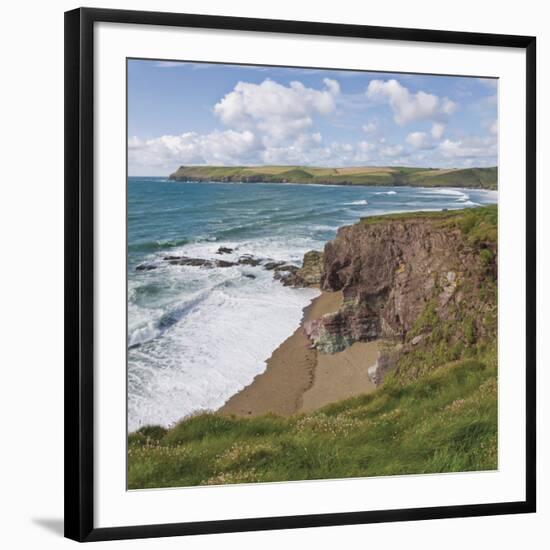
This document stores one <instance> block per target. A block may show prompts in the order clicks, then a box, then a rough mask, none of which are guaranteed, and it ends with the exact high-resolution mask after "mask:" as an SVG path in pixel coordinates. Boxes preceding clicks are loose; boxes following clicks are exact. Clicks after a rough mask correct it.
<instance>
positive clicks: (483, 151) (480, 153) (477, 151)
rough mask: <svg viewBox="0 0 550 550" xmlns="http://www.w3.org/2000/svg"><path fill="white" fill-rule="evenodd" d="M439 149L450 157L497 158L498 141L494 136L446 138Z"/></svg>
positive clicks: (446, 156)
mask: <svg viewBox="0 0 550 550" xmlns="http://www.w3.org/2000/svg"><path fill="white" fill-rule="evenodd" d="M438 151H439V152H440V153H441V155H442V156H443V157H445V158H448V159H466V158H468V159H473V158H496V155H497V143H496V140H495V139H494V137H493V136H491V137H484V138H482V137H479V136H468V137H464V138H461V139H458V140H454V141H453V140H450V139H446V140H444V141H442V142H441V143H440V144H439V147H438Z"/></svg>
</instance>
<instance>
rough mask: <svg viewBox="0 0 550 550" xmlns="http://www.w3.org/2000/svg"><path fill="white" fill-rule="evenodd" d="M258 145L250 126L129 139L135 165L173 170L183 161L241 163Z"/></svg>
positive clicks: (184, 162)
mask: <svg viewBox="0 0 550 550" xmlns="http://www.w3.org/2000/svg"><path fill="white" fill-rule="evenodd" d="M257 148H258V144H257V140H256V137H255V135H254V134H253V133H252V132H250V131H249V130H244V131H242V132H236V131H234V130H226V131H224V132H220V131H217V130H216V131H214V132H211V133H209V134H197V133H196V132H186V133H184V134H180V135H164V136H160V137H158V138H153V139H147V140H140V139H138V138H135V137H134V138H132V139H130V140H129V141H128V161H129V163H130V164H131V165H132V166H153V167H155V168H157V169H166V171H167V172H169V171H172V170H174V169H175V168H176V167H177V166H179V165H180V164H204V163H207V164H238V163H239V162H242V161H243V159H245V158H247V157H251V156H252V155H253V153H254V151H255V150H256V149H257Z"/></svg>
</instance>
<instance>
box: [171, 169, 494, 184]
mask: <svg viewBox="0 0 550 550" xmlns="http://www.w3.org/2000/svg"><path fill="white" fill-rule="evenodd" d="M170 179H171V180H174V181H188V182H203V181H205V182H206V181H216V182H246V183H304V184H308V183H316V184H320V185H373V186H374V185H381V186H385V185H402V186H403V185H410V186H413V187H468V188H475V189H497V185H498V184H497V181H498V169H497V167H496V166H495V167H490V168H412V167H397V166H386V167H384V166H381V167H375V166H362V167H355V166H353V167H345V168H324V167H311V166H180V167H179V168H178V169H177V170H176V171H175V172H174V173H173V174H171V175H170Z"/></svg>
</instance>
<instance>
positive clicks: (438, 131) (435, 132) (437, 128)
mask: <svg viewBox="0 0 550 550" xmlns="http://www.w3.org/2000/svg"><path fill="white" fill-rule="evenodd" d="M444 132H445V124H443V123H441V122H434V123H433V124H432V131H431V134H432V137H433V138H434V139H441V138H442V137H443V133H444Z"/></svg>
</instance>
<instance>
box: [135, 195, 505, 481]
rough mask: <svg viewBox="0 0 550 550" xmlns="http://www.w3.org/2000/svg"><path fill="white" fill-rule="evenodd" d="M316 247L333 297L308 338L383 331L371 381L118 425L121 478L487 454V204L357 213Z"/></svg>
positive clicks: (377, 471)
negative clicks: (255, 412) (338, 395)
mask: <svg viewBox="0 0 550 550" xmlns="http://www.w3.org/2000/svg"><path fill="white" fill-rule="evenodd" d="M390 243H391V246H390ZM365 249H368V254H371V255H373V254H380V259H381V261H380V262H378V261H377V259H376V257H375V258H374V260H373V262H371V264H369V265H368V266H367V265H366V263H365V261H364V258H361V257H360V255H359V253H358V250H359V251H364V250H365ZM377 250H380V251H381V252H377ZM361 253H362V252H361ZM365 254H366V253H365ZM382 254H383V258H382ZM324 257H325V259H324V262H325V263H324V267H323V269H324V273H323V278H322V283H321V286H322V288H323V289H324V290H327V291H331V290H332V291H335V290H339V289H342V288H343V289H344V296H345V301H344V306H343V309H342V311H341V312H339V313H338V314H335V315H331V316H330V318H325V327H324V332H323V331H320V332H319V335H318V338H319V340H318V341H319V342H321V340H322V339H323V338H324V339H325V343H326V341H327V339H330V338H332V339H333V340H335V339H337V338H339V340H338V342H340V343H341V342H344V345H350V343H351V342H353V341H354V340H355V341H359V340H361V339H362V334H363V333H362V332H361V331H362V330H365V331H367V332H365V333H364V334H365V335H367V334H368V335H370V334H374V336H373V338H383V346H384V350H385V351H384V356H385V358H386V360H385V361H384V366H385V369H384V370H385V372H384V373H383V374H384V376H383V381H382V382H381V383H380V385H379V387H378V389H377V390H376V391H374V392H373V393H370V394H368V395H360V396H357V397H353V398H350V399H347V400H344V401H340V402H337V403H334V404H331V405H328V406H326V407H324V408H322V409H320V410H317V411H314V412H311V413H306V414H297V415H294V416H287V417H283V416H275V415H263V416H256V417H249V418H246V417H230V416H227V415H222V414H217V413H204V414H198V415H196V416H193V417H191V418H188V419H184V420H182V421H181V422H180V423H178V424H177V425H175V426H174V427H172V428H170V429H168V430H167V429H165V428H162V427H159V426H149V427H144V428H142V429H140V430H139V431H137V432H135V433H132V434H130V435H129V437H128V487H129V489H137V488H152V487H178V486H191V485H216V484H226V483H247V482H270V481H288V480H307V479H330V478H346V477H368V476H381V475H396V474H422V473H439V472H464V471H480V470H493V469H496V468H497V466H498V464H497V448H498V446H497V425H498V421H497V420H498V419H497V272H498V269H497V207H496V205H495V206H489V207H481V208H473V209H466V210H461V211H453V212H437V213H411V214H397V215H388V216H378V217H376V218H364V219H363V220H362V221H360V222H358V223H357V224H355V225H354V226H349V227H346V228H342V229H341V230H340V231H339V232H338V236H337V237H336V238H335V239H334V240H333V241H331V242H330V243H328V244H327V246H326V247H325V252H324ZM350 258H351V260H353V261H355V262H357V263H356V264H353V263H351V264H347V265H346V262H347V261H348V260H347V259H350ZM351 260H350V261H351ZM392 262H393V263H392ZM342 266H344V267H342ZM354 266H355V267H354ZM361 266H363V267H361ZM361 269H363V270H364V272H361ZM388 273H389V274H390V275H389V276H388V275H387V274H388ZM419 274H421V275H422V276H421V277H420V276H419ZM376 277H380V278H381V280H383V279H382V278H383V277H388V280H387V285H386V287H383V288H382V287H380V288H379V287H376V289H374V290H373V289H372V288H374V287H372V288H371V287H370V286H369V285H370V284H371V283H372V281H373V280H375V279H376ZM397 298H399V299H397ZM407 300H408V301H407ZM396 303H400V304H404V306H403V309H402V310H395V309H394V308H396V307H398V306H395V304H396ZM399 307H400V306H399ZM396 311H397V314H396ZM367 321H368V323H367ZM369 323H370V324H369ZM367 329H368V330H367ZM344 336H345V337H344ZM243 337H246V335H243ZM365 338H367V336H365ZM335 341H336V340H335Z"/></svg>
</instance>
